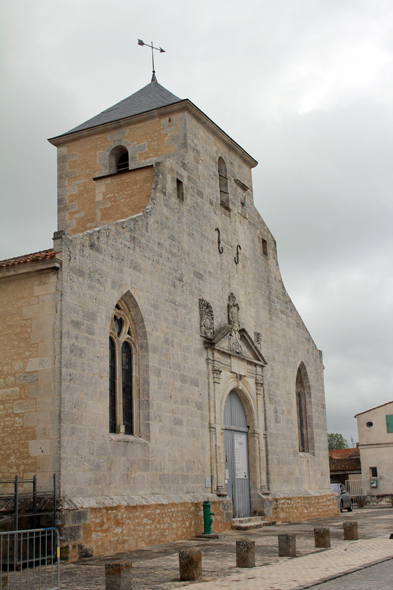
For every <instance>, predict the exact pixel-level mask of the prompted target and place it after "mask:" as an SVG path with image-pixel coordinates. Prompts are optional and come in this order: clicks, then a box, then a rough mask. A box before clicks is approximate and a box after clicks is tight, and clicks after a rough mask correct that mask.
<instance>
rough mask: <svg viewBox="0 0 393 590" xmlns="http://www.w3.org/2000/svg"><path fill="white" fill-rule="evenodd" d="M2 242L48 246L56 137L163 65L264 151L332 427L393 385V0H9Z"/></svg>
mask: <svg viewBox="0 0 393 590" xmlns="http://www.w3.org/2000/svg"><path fill="white" fill-rule="evenodd" d="M1 21H2V29H3V31H2V33H3V34H2V48H1V49H2V51H1V55H2V58H1V59H2V63H1V68H2V72H1V79H2V93H1V117H2V122H1V135H2V137H1V158H0V162H1V164H0V165H1V192H0V198H1V217H0V223H1V233H0V259H3V258H9V257H12V256H17V255H21V254H25V253H28V252H34V251H37V250H40V249H46V248H50V247H52V234H53V231H55V229H56V149H55V148H54V147H53V146H51V145H50V144H49V143H48V142H47V141H46V139H47V138H48V137H54V136H56V135H59V134H61V133H64V132H65V131H68V130H69V129H71V128H73V127H75V126H76V125H78V124H80V123H82V122H84V121H85V120H87V119H89V118H90V117H92V116H94V115H96V114H98V113H99V112H101V111H102V110H104V109H106V108H108V107H109V106H112V105H113V104H115V103H117V102H118V101H120V100H122V99H123V98H125V97H127V96H129V95H130V94H133V93H134V92H135V91H137V90H139V89H140V88H141V87H143V86H145V85H146V84H147V83H148V82H149V81H150V77H151V66H150V59H151V57H150V51H149V49H148V48H146V47H139V46H138V45H137V39H138V38H141V39H143V40H144V41H146V42H150V41H151V40H153V41H154V44H155V45H158V46H162V47H163V48H164V49H165V50H166V53H165V54H161V55H157V56H156V72H157V77H158V81H159V82H160V83H161V84H162V85H163V86H165V87H166V88H167V89H168V90H170V91H171V92H173V93H174V94H176V95H177V96H179V97H180V98H189V99H190V100H192V102H194V103H195V104H196V105H197V106H198V107H199V108H200V109H201V110H202V111H204V112H205V113H206V114H207V115H208V116H209V117H210V118H211V119H213V120H214V121H215V122H216V123H217V124H218V125H219V126H220V127H222V128H223V129H224V130H225V131H226V132H227V133H228V134H229V135H230V136H231V137H232V138H233V139H235V141H237V142H238V143H240V145H241V146H242V147H244V149H245V150H246V151H248V152H249V153H250V154H251V155H252V156H253V157H254V158H256V159H257V160H258V161H259V165H258V167H257V168H256V169H255V170H254V196H255V203H256V205H257V207H258V209H259V211H260V213H261V215H262V217H263V218H264V220H265V221H266V223H267V224H268V226H269V227H270V229H271V231H272V233H273V235H274V236H275V238H276V240H277V245H278V254H279V262H280V268H281V272H282V276H283V279H284V283H285V286H286V288H287V290H288V293H289V295H290V296H291V298H292V300H293V301H294V303H295V305H296V307H297V309H298V310H299V312H300V314H301V316H302V318H303V319H304V321H305V323H306V326H307V327H308V329H309V331H310V332H311V335H312V336H313V338H314V340H315V342H316V344H317V346H318V348H320V349H322V350H323V353H324V364H325V367H326V368H325V389H326V403H327V415H328V430H329V431H330V432H341V433H342V434H343V435H344V436H345V437H346V438H347V439H348V442H349V443H351V440H350V439H351V437H352V438H353V439H354V441H356V440H357V429H356V420H355V419H354V417H353V416H354V415H355V414H356V413H357V412H362V411H364V410H367V409H369V408H371V407H374V406H376V405H379V404H382V403H385V402H387V401H391V400H393V336H392V335H393V319H392V318H393V313H392V311H393V309H392V308H393V268H392V251H393V248H392V246H393V232H392V227H393V204H392V203H393V200H392V190H393V165H392V156H393V2H392V1H391V0H274V1H273V0H242V1H241V2H240V1H239V0H199V1H198V2H190V1H187V0H165V1H163V0H145V1H144V2H137V1H136V0H116V1H112V2H109V1H108V0H105V1H102V0H55V1H54V0H34V1H32V0H12V1H11V0H3V3H2V15H1Z"/></svg>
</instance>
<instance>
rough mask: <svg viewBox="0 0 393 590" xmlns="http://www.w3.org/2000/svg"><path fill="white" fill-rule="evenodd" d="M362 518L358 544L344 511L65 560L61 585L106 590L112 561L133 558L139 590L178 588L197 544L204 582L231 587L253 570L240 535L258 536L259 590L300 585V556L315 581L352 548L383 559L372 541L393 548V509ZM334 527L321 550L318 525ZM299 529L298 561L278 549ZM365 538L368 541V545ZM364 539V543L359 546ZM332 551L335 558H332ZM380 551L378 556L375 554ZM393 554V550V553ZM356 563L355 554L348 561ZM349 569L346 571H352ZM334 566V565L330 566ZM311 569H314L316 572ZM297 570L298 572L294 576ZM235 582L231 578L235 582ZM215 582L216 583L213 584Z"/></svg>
mask: <svg viewBox="0 0 393 590" xmlns="http://www.w3.org/2000/svg"><path fill="white" fill-rule="evenodd" d="M355 514H356V519H357V520H358V521H359V526H361V538H362V540H360V541H359V542H358V543H353V542H352V541H345V540H344V539H343V533H342V523H343V518H342V516H341V515H338V516H336V517H333V518H326V519H319V520H311V521H302V522H298V523H293V524H288V523H287V524H280V525H278V526H270V527H267V528H266V529H263V530H262V529H256V530H254V531H248V532H247V533H243V532H238V531H229V532H228V533H226V534H225V537H221V538H220V539H219V540H207V539H206V540H195V539H193V540H188V541H177V542H175V543H169V544H164V545H158V546H153V547H146V548H144V549H138V550H135V551H131V552H126V553H122V554H118V555H116V556H115V558H113V557H101V558H94V559H88V560H82V561H80V562H78V563H71V564H62V570H61V587H62V588H64V589H65V590H69V589H70V588H72V589H76V588H77V589H78V590H93V589H94V590H96V589H100V590H102V589H103V588H104V578H105V576H104V565H105V563H109V562H111V561H114V560H116V561H119V560H125V561H132V563H133V578H134V579H133V584H134V587H135V590H147V589H148V590H173V588H177V587H181V586H182V585H184V582H180V581H179V550H180V549H188V548H194V549H197V550H199V551H201V552H202V558H203V580H204V581H203V584H205V585H206V587H207V588H209V587H212V588H215V587H216V585H217V584H218V583H223V582H225V581H226V580H228V582H227V584H228V588H232V587H233V584H234V582H233V580H231V578H233V577H235V578H237V579H238V578H239V575H240V574H241V572H244V574H245V575H246V576H247V570H246V569H244V570H241V569H240V568H236V541H237V540H240V539H252V540H254V541H255V553H256V567H257V568H260V567H261V566H263V567H261V569H260V571H261V574H262V578H263V583H262V584H261V582H260V581H259V580H258V584H257V588H258V587H260V586H261V587H264V586H266V585H267V581H268V580H269V581H270V580H271V585H273V583H276V585H277V586H278V587H279V588H282V586H281V585H280V584H277V580H278V578H280V580H281V576H283V575H284V573H285V572H286V573H287V576H288V580H289V581H292V582H293V586H295V587H296V586H299V584H300V581H299V582H298V583H296V581H294V580H297V579H299V578H298V577H297V575H293V574H294V573H295V571H299V570H300V571H302V575H304V574H306V571H304V568H303V567H297V566H296V564H297V563H298V562H299V559H298V558H303V557H304V556H307V555H309V556H310V558H314V556H315V559H316V561H315V562H314V563H313V575H314V576H315V577H314V578H312V579H314V580H317V579H318V578H319V577H324V576H326V575H327V573H328V574H329V573H331V571H332V568H333V567H336V565H337V562H338V561H339V560H338V559H337V553H338V554H339V555H341V557H342V558H344V557H345V556H347V555H348V551H349V550H350V549H351V548H352V549H354V548H356V552H358V553H359V556H360V557H361V558H363V559H364V561H367V560H369V561H370V560H371V561H372V560H374V559H378V558H379V557H380V551H379V549H378V545H377V546H376V547H375V548H374V550H373V551H374V552H371V550H370V548H369V545H368V543H369V542H370V543H371V544H372V543H373V542H374V540H376V541H377V542H378V541H379V540H384V539H386V542H387V543H388V544H389V546H390V547H392V552H393V541H391V540H389V535H390V532H391V530H392V518H393V509H392V508H387V507H385V508H383V509H379V508H378V509H377V508H373V509H371V508H370V509H365V510H356V509H355ZM345 518H348V519H351V518H352V515H351V516H347V515H345ZM316 527H324V528H326V527H328V528H330V531H331V543H332V548H331V549H330V550H329V551H321V549H320V548H316V547H315V540H314V528H316ZM283 533H288V534H289V533H294V534H296V553H297V558H296V559H290V558H287V557H284V558H282V557H279V556H278V552H277V538H278V534H283ZM363 541H364V542H365V545H362V543H363ZM359 543H360V545H359ZM332 553H333V554H334V555H335V557H334V558H332V557H330V556H331V555H332ZM375 555H376V557H375ZM392 555H393V553H392ZM347 561H349V562H350V563H351V565H350V566H346V567H353V565H354V563H353V557H352V558H350V559H349V560H347ZM346 567H344V569H346ZM267 568H269V569H270V568H272V573H271V574H270V576H269V577H267V576H268V571H269V569H267ZM327 568H328V569H327ZM310 573H311V572H310ZM249 574H250V579H249V580H245V581H244V587H247V588H248V587H249V585H250V584H252V583H256V578H255V576H256V575H257V572H256V570H249ZM291 574H292V575H291ZM242 575H243V574H242ZM229 580H231V581H229ZM209 584H210V586H209Z"/></svg>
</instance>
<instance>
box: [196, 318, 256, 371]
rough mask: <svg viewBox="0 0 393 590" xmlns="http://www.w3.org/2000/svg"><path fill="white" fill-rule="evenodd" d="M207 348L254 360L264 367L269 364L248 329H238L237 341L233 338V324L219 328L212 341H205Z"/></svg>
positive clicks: (250, 360)
mask: <svg viewBox="0 0 393 590" xmlns="http://www.w3.org/2000/svg"><path fill="white" fill-rule="evenodd" d="M205 347H206V348H213V349H215V350H219V351H220V352H224V353H226V354H228V355H230V356H237V357H239V358H241V359H243V360H246V361H249V362H253V363H255V364H258V365H262V366H263V367H264V366H265V365H266V364H267V362H266V360H265V359H264V357H263V355H262V353H261V351H260V350H259V348H258V347H257V345H256V344H255V342H254V340H253V338H251V336H250V335H249V333H248V332H247V330H245V329H244V328H240V329H239V330H238V331H237V338H236V342H235V343H234V340H233V326H232V325H229V326H225V328H222V329H221V330H219V331H218V332H217V333H216V335H215V336H214V338H213V339H212V340H211V341H210V342H205Z"/></svg>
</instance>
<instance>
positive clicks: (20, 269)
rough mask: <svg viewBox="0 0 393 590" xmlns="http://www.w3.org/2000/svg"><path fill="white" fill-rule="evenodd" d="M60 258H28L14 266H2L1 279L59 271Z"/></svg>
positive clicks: (0, 270)
mask: <svg viewBox="0 0 393 590" xmlns="http://www.w3.org/2000/svg"><path fill="white" fill-rule="evenodd" d="M61 262H62V261H61V259H60V258H56V257H54V258H45V259H44V260H26V261H25V262H21V263H19V264H15V265H12V266H2V267H0V280H1V279H5V278H12V277H16V276H19V275H24V274H28V273H32V272H42V271H46V270H54V271H58V270H59V269H60V268H61Z"/></svg>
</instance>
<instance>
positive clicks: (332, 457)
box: [329, 448, 361, 473]
mask: <svg viewBox="0 0 393 590" xmlns="http://www.w3.org/2000/svg"><path fill="white" fill-rule="evenodd" d="M329 469H330V473H333V472H336V471H360V469H361V467H360V452H359V449H358V448H355V449H337V450H333V451H329Z"/></svg>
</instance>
